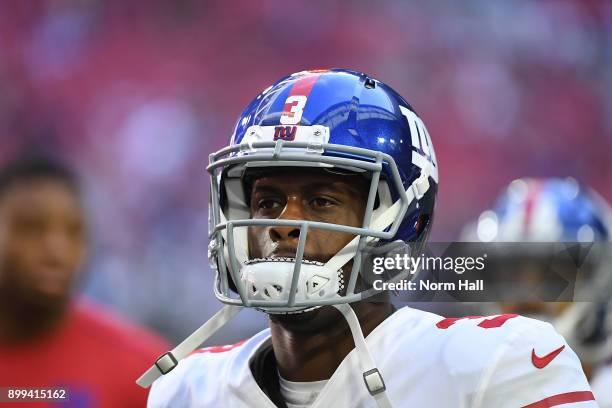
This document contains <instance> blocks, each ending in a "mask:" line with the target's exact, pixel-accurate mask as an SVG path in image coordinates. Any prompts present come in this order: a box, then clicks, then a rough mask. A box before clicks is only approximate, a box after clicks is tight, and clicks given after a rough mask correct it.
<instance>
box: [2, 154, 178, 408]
mask: <svg viewBox="0 0 612 408" xmlns="http://www.w3.org/2000/svg"><path fill="white" fill-rule="evenodd" d="M86 253H87V220H86V216H85V211H84V209H83V204H82V200H81V193H80V191H79V185H78V180H77V177H76V175H75V174H74V173H72V171H71V170H70V169H69V168H68V167H66V166H65V165H63V164H62V163H60V162H57V161H54V160H51V159H47V158H44V157H23V158H20V159H18V160H16V161H14V162H12V163H10V164H8V165H7V166H6V167H4V168H2V169H1V170H0V361H1V362H2V363H1V364H0V386H1V387H12V388H25V387H28V388H49V387H60V388H65V389H67V391H68V396H69V405H70V406H79V407H139V406H144V405H145V403H146V398H147V393H146V391H145V390H142V389H141V388H140V387H137V386H136V385H134V383H133V377H134V376H135V375H137V374H138V373H139V372H140V371H141V370H142V369H143V368H144V367H146V366H147V364H148V363H149V361H150V359H151V358H152V357H155V356H157V355H159V354H160V352H162V351H163V350H164V349H165V348H166V343H165V341H163V340H162V339H161V338H159V337H157V336H156V335H154V334H152V333H150V332H148V331H146V330H144V329H141V328H139V327H136V326H134V325H131V324H128V323H126V322H124V321H122V320H120V319H118V318H117V317H115V316H113V315H112V314H110V313H108V312H106V311H104V310H103V309H101V308H100V307H99V306H97V305H93V304H91V303H88V302H86V301H84V300H80V299H79V300H77V299H75V298H74V297H73V288H74V287H75V284H76V282H77V281H78V280H79V276H80V269H81V266H82V265H83V262H84V261H85V259H86ZM37 406H40V405H37Z"/></svg>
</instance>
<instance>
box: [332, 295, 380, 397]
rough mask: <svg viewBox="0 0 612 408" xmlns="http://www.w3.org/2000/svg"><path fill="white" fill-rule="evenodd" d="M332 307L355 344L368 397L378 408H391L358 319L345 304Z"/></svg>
mask: <svg viewBox="0 0 612 408" xmlns="http://www.w3.org/2000/svg"><path fill="white" fill-rule="evenodd" d="M333 306H334V307H335V308H336V309H338V310H339V311H340V313H342V315H343V316H344V318H345V319H346V322H347V323H348V325H349V327H350V329H351V334H352V335H353V341H354V342H355V351H356V352H357V357H358V360H359V365H360V367H361V371H362V373H363V381H364V382H365V385H366V388H367V389H368V391H369V392H370V395H371V396H372V397H374V399H375V400H376V404H378V406H379V407H380V408H391V407H392V405H391V401H390V400H389V396H388V395H387V393H386V389H387V387H386V386H385V382H384V380H383V377H382V375H381V374H380V371H378V368H376V364H374V359H373V358H372V355H371V354H370V350H368V345H367V344H366V341H365V338H364V337H363V332H362V331H361V325H360V324H359V319H358V318H357V315H356V314H355V311H354V310H353V308H352V307H350V306H349V305H348V304H346V303H343V304H339V305H333Z"/></svg>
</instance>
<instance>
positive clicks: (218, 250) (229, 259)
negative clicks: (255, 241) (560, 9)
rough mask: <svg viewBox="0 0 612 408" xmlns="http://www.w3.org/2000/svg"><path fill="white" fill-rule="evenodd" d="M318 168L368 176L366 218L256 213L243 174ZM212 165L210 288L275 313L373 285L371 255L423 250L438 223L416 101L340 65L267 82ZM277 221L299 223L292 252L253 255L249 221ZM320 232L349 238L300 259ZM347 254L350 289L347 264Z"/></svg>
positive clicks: (430, 156) (343, 297)
mask: <svg viewBox="0 0 612 408" xmlns="http://www.w3.org/2000/svg"><path fill="white" fill-rule="evenodd" d="M313 167H316V168H322V169H326V170H328V171H330V172H334V173H337V172H351V173H358V174H361V175H362V176H363V177H364V178H366V179H367V180H368V181H369V183H370V187H369V196H368V198H367V208H366V211H365V216H364V219H363V222H362V225H361V227H359V228H356V227H350V226H346V225H340V224H333V223H323V222H315V221H308V220H285V219H283V220H281V219H251V217H250V208H249V202H248V197H249V194H250V191H248V190H249V187H248V186H249V183H247V182H245V180H247V179H249V178H250V177H252V176H251V175H252V174H257V172H260V171H263V170H265V171H276V172H281V171H282V172H285V171H291V169H292V168H313ZM274 169H276V170H274ZM208 171H209V172H210V174H211V195H210V246H209V259H210V261H211V267H212V269H213V270H214V271H215V274H216V278H215V295H216V296H217V298H218V299H219V300H220V301H222V302H223V303H226V304H230V305H241V306H247V307H255V308H258V309H261V310H264V311H266V312H268V313H287V312H296V311H304V310H307V309H311V308H313V307H317V306H321V305H325V304H339V303H349V302H354V301H357V300H361V299H364V298H367V297H369V296H371V295H373V294H375V293H376V292H377V291H376V290H375V289H373V288H372V287H371V286H368V285H367V284H363V282H371V280H372V278H373V277H372V276H371V273H372V272H371V268H368V265H369V262H370V261H371V258H372V256H373V254H376V256H384V253H385V252H388V251H391V250H393V251H395V252H397V251H398V250H402V251H418V250H419V248H420V246H421V245H423V244H424V242H425V240H426V237H427V234H428V232H429V229H430V226H431V221H432V217H433V209H434V202H435V196H436V190H437V184H438V168H437V163H436V156H435V153H434V149H433V145H432V143H431V139H430V137H429V134H428V132H427V129H426V128H425V126H424V125H423V122H422V121H421V119H419V117H418V116H417V114H416V113H415V111H414V109H413V108H412V107H411V106H410V105H409V104H408V103H407V102H406V101H405V100H404V99H403V98H402V97H401V96H400V95H398V94H397V93H396V92H395V91H394V90H392V89H391V88H390V87H388V86H387V85H385V84H383V83H382V82H379V81H377V80H375V79H372V78H370V77H368V76H367V75H365V74H362V73H358V72H353V71H348V70H341V69H334V70H329V71H303V72H298V73H296V74H293V75H290V76H288V77H285V78H283V79H281V80H280V81H278V82H276V83H275V84H274V85H272V86H270V87H268V88H267V89H265V90H264V91H263V92H262V93H261V94H260V95H258V96H257V97H256V98H255V99H254V100H253V101H252V102H251V103H250V104H249V105H248V106H247V108H246V109H245V110H244V112H243V113H242V115H240V117H239V118H238V122H237V124H236V127H235V129H234V133H233V135H232V137H231V141H230V145H229V146H228V147H226V148H224V149H221V150H220V151H218V152H216V153H213V154H211V156H210V164H209V166H208ZM281 225H282V226H291V227H295V228H299V229H300V235H299V240H300V241H299V244H298V248H297V251H296V254H295V257H290V258H259V259H253V256H252V255H251V254H250V253H249V248H248V242H247V229H248V228H249V227H251V226H281ZM313 229H324V230H328V231H337V232H342V233H349V234H352V235H354V239H353V240H352V241H351V242H349V243H348V244H347V245H346V247H344V248H343V249H342V250H341V251H340V252H338V253H337V254H336V255H335V256H333V257H332V258H331V259H329V260H327V261H326V262H325V263H322V262H313V261H312V260H307V259H304V243H305V242H306V238H307V236H308V232H309V231H312V230H313ZM350 261H352V270H351V273H350V275H349V278H348V280H347V281H346V288H343V286H344V283H345V282H343V274H342V271H341V269H342V268H343V267H344V266H345V265H347V264H348V263H349V262H350ZM368 269H369V271H368ZM360 273H361V279H358V276H359V274H360ZM368 273H369V274H370V276H367V275H368ZM385 278H387V279H388V280H390V281H393V280H399V279H404V278H406V274H403V273H395V274H393V275H391V276H386V277H385ZM358 282H359V283H360V284H358ZM232 289H234V290H232ZM236 294H237V295H236Z"/></svg>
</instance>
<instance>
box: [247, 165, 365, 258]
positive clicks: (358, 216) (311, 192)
mask: <svg viewBox="0 0 612 408" xmlns="http://www.w3.org/2000/svg"><path fill="white" fill-rule="evenodd" d="M368 185H369V183H367V182H366V180H365V179H364V178H363V177H361V176H359V175H338V174H332V173H329V172H327V171H324V170H318V169H317V170H295V171H279V174H272V175H266V176H263V177H261V178H259V179H257V180H256V181H255V182H254V184H253V188H252V191H251V202H250V208H251V217H252V218H258V219H285V220H307V221H320V222H328V223H335V224H341V225H347V226H352V227H361V226H362V224H363V216H364V212H365V206H366V201H367V200H366V197H367V191H368V189H367V188H368ZM248 236H249V250H250V254H251V257H252V258H264V257H291V258H294V257H295V255H296V249H297V245H298V241H299V236H300V230H299V228H296V227H279V226H273V227H271V226H264V227H252V228H249V233H248ZM351 239H353V235H351V234H345V233H339V232H335V231H327V230H321V229H316V228H311V229H310V230H309V231H308V236H307V239H306V246H305V250H304V259H308V260H316V261H321V262H326V261H327V260H329V259H330V258H331V257H332V256H333V255H335V254H336V253H337V252H338V251H339V250H340V249H342V248H343V247H344V246H345V245H346V244H347V243H348V242H349V241H350V240H351Z"/></svg>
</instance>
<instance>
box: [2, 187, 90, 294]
mask: <svg viewBox="0 0 612 408" xmlns="http://www.w3.org/2000/svg"><path fill="white" fill-rule="evenodd" d="M84 252H85V239H84V222H83V214H82V211H81V206H80V203H79V199H78V197H77V196H76V194H75V192H74V191H72V190H71V189H70V188H69V187H68V186H67V185H65V184H64V183H63V182H61V181H57V180H53V179H45V178H41V179H37V180H32V181H24V182H17V183H16V184H15V185H14V186H12V187H9V189H8V190H7V191H6V192H5V193H4V194H3V195H2V197H0V287H2V288H4V290H7V289H8V290H12V291H14V293H15V294H18V295H20V296H26V297H28V298H31V299H34V300H37V301H40V302H46V301H50V302H53V301H57V300H64V299H66V298H67V297H68V295H69V293H70V289H71V287H72V284H73V282H74V280H75V278H76V275H77V271H78V269H79V267H80V265H81V262H82V260H83V257H84Z"/></svg>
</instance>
